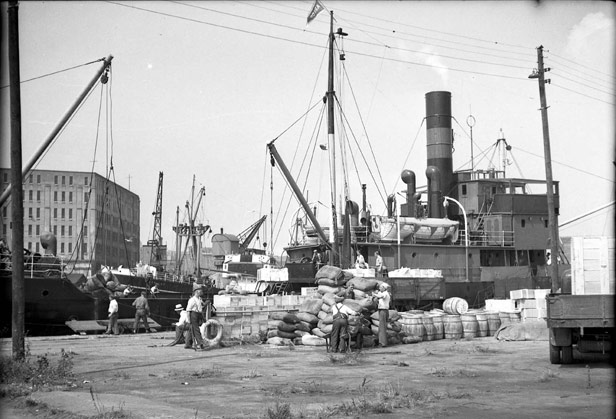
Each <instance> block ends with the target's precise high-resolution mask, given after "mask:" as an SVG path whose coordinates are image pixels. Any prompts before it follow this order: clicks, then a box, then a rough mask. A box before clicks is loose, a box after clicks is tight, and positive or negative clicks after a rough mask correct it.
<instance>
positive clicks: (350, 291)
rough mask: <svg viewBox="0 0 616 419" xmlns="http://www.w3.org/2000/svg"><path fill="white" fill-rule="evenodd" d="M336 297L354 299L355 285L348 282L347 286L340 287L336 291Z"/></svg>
mask: <svg viewBox="0 0 616 419" xmlns="http://www.w3.org/2000/svg"><path fill="white" fill-rule="evenodd" d="M336 295H337V296H338V297H342V298H344V299H345V300H347V299H348V300H354V299H355V285H353V284H349V285H348V287H346V288H343V289H341V290H340V291H338V292H337V293H336Z"/></svg>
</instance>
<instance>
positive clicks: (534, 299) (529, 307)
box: [510, 289, 551, 320]
mask: <svg viewBox="0 0 616 419" xmlns="http://www.w3.org/2000/svg"><path fill="white" fill-rule="evenodd" d="M550 292H551V290H549V289H521V290H513V291H510V297H511V300H512V301H514V303H515V308H516V309H517V310H520V313H521V315H522V320H526V319H544V318H545V317H546V315H547V304H546V299H545V296H546V295H548V294H549V293H550Z"/></svg>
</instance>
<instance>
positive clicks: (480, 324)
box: [473, 311, 488, 338]
mask: <svg viewBox="0 0 616 419" xmlns="http://www.w3.org/2000/svg"><path fill="white" fill-rule="evenodd" d="M473 314H475V317H477V337H480V338H484V337H486V336H488V315H487V314H486V312H485V311H477V312H474V313H473Z"/></svg>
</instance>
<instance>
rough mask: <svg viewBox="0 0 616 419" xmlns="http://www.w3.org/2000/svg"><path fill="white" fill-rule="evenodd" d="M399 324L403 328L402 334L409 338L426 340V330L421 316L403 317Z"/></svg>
mask: <svg viewBox="0 0 616 419" xmlns="http://www.w3.org/2000/svg"><path fill="white" fill-rule="evenodd" d="M398 322H399V323H400V326H401V327H402V332H404V333H405V334H406V335H407V336H415V337H417V338H420V339H421V340H424V336H426V328H425V327H424V324H423V321H422V320H421V316H419V315H417V314H411V315H409V314H407V315H404V316H402V317H401V318H400V320H398Z"/></svg>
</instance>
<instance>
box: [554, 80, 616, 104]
mask: <svg viewBox="0 0 616 419" xmlns="http://www.w3.org/2000/svg"><path fill="white" fill-rule="evenodd" d="M550 84H551V85H552V86H554V87H558V88H559V89H563V90H566V91H568V92H571V93H575V94H577V95H580V96H585V97H587V98H589V99H593V100H596V101H599V102H603V103H606V104H608V105H612V106H614V105H616V103H614V102H607V101H605V100H601V99H599V98H596V97H594V96H590V95H586V94H584V93H581V92H578V91H577V90H573V89H568V88H566V87H563V86H560V85H558V84H556V83H550Z"/></svg>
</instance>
